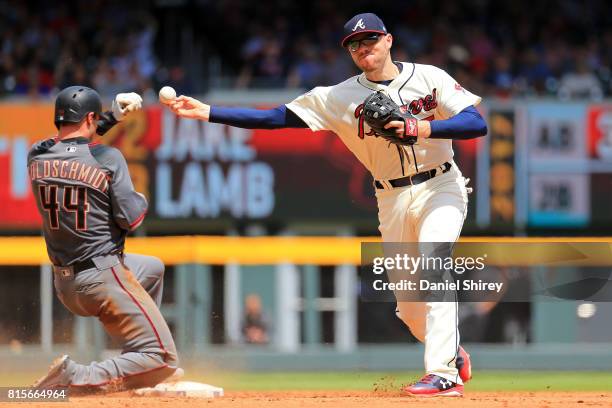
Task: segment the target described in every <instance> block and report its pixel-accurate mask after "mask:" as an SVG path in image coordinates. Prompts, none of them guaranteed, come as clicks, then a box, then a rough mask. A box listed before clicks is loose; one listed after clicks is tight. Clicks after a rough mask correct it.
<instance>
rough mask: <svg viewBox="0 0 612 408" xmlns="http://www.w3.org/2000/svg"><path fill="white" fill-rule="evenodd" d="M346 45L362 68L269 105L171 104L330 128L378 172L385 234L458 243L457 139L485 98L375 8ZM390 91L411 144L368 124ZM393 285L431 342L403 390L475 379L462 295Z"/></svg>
mask: <svg viewBox="0 0 612 408" xmlns="http://www.w3.org/2000/svg"><path fill="white" fill-rule="evenodd" d="M341 44H342V47H344V48H345V49H346V51H347V53H348V54H349V55H350V57H351V58H352V60H353V62H354V63H355V65H356V66H357V67H358V68H359V69H360V70H361V71H363V73H362V74H360V75H356V76H354V77H351V78H348V79H347V80H346V81H344V82H341V83H339V84H337V85H334V86H325V87H316V88H314V89H312V90H311V91H309V92H307V93H305V94H303V95H301V96H299V97H297V98H296V99H294V100H293V101H291V102H290V103H288V104H286V105H280V106H278V107H276V108H273V109H269V110H259V109H245V108H238V107H231V108H230V107H219V106H210V105H207V104H205V103H203V102H201V101H198V100H197V99H194V98H191V97H188V96H180V97H178V98H177V99H175V100H173V101H171V102H169V103H168V105H169V107H170V108H171V109H172V111H173V112H175V113H176V114H177V115H179V116H181V117H184V118H193V119H200V120H205V121H210V122H215V123H224V124H228V125H232V126H238V127H243V128H267V129H277V128H310V129H311V130H314V131H317V130H324V129H325V130H331V131H333V132H335V133H336V134H337V135H338V137H340V138H341V139H342V141H343V142H344V143H345V144H346V146H347V147H348V148H349V150H351V151H352V152H353V153H354V154H355V156H356V157H357V158H358V159H359V160H360V161H361V162H362V163H363V165H364V166H365V167H366V168H367V169H368V170H369V171H370V172H371V173H372V176H373V178H374V186H375V188H376V198H377V201H378V210H379V211H378V218H379V222H380V226H379V229H380V232H381V234H382V238H383V241H384V242H418V243H431V242H442V243H444V242H446V243H454V242H455V241H456V240H457V239H458V238H459V235H460V233H461V228H462V226H463V222H464V220H465V215H466V211H467V194H468V189H467V187H466V184H467V180H466V179H465V178H464V177H463V176H462V174H461V171H460V170H459V168H458V166H457V164H456V163H455V162H454V161H453V148H452V140H453V139H469V138H474V137H479V136H483V135H485V134H486V133H487V126H486V123H485V121H484V119H483V118H482V116H481V115H480V113H479V112H478V111H477V110H476V108H475V105H477V104H478V103H479V102H480V97H478V96H476V95H474V94H472V93H471V92H469V91H468V90H466V89H464V88H463V87H462V86H461V85H460V84H459V83H457V82H456V81H455V80H454V79H453V78H452V77H451V76H450V75H449V74H447V73H446V72H445V71H444V70H442V69H440V68H438V67H435V66H432V65H423V64H416V63H412V62H402V61H393V60H392V59H391V53H390V50H391V46H392V44H393V36H392V35H391V34H390V33H389V32H388V31H387V28H386V27H385V25H384V23H383V22H382V20H381V19H380V18H379V17H378V16H376V15H375V14H372V13H363V14H358V15H356V16H354V17H353V18H351V19H350V20H349V21H348V22H347V23H346V24H345V26H344V36H343V38H342V39H341ZM374 92H383V93H384V94H386V95H387V96H388V97H389V98H391V99H392V101H393V102H394V103H395V105H397V106H398V107H399V109H400V110H401V111H402V112H403V113H404V114H405V118H404V120H401V121H400V120H393V121H390V122H388V123H387V124H386V125H385V127H384V129H390V128H395V129H396V133H397V135H398V137H402V138H404V137H410V138H412V139H411V140H412V143H410V144H407V145H400V144H393V143H389V142H388V141H387V139H385V138H383V137H380V136H381V135H380V134H379V133H377V132H375V131H374V130H373V129H372V128H371V127H369V125H368V124H367V123H368V122H367V120H365V118H364V112H363V111H364V100H366V98H367V97H368V96H370V95H371V94H372V93H374ZM397 295H398V294H397V293H396V298H397V315H398V316H399V317H400V318H401V319H402V320H403V321H404V323H406V325H407V326H408V327H409V328H410V330H411V332H412V333H413V335H414V336H415V337H416V338H417V339H418V340H420V341H421V342H423V343H424V344H425V359H424V360H425V376H423V378H421V380H419V381H418V382H416V383H415V384H412V385H410V386H407V387H405V388H404V389H403V390H404V391H405V392H406V393H407V394H410V395H414V396H461V395H463V384H464V383H465V382H466V381H468V380H469V379H470V378H471V362H470V358H469V355H468V354H467V353H466V352H465V350H464V349H463V348H462V347H461V346H460V345H459V331H458V326H457V325H458V319H457V307H458V305H457V302H454V301H444V302H412V301H405V300H402V298H400V297H399V296H397Z"/></svg>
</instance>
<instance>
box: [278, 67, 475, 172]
mask: <svg viewBox="0 0 612 408" xmlns="http://www.w3.org/2000/svg"><path fill="white" fill-rule="evenodd" d="M401 64H402V65H403V69H402V72H401V73H400V74H399V75H398V76H397V77H396V78H395V79H394V80H393V81H391V83H390V84H389V85H382V84H377V83H375V82H371V81H369V80H368V79H367V78H366V77H365V74H361V75H357V76H354V77H352V78H349V79H347V80H346V81H344V82H342V83H340V84H337V85H334V86H328V87H316V88H314V89H313V90H311V91H310V92H307V93H305V94H304V95H301V96H299V97H298V98H296V99H295V100H293V101H292V102H290V103H288V104H287V108H289V109H291V111H293V112H294V113H295V114H296V115H297V116H299V117H300V118H301V119H302V120H303V121H304V122H306V124H307V125H308V126H309V127H310V129H312V130H313V131H317V130H331V131H333V132H335V133H336V134H337V135H338V136H339V137H340V138H341V139H342V141H343V142H344V143H345V144H346V146H347V147H348V148H349V149H350V150H351V151H352V152H353V153H354V154H355V156H357V158H358V159H359V160H360V161H361V162H362V163H363V164H364V165H365V166H366V168H367V169H368V170H369V171H370V172H371V173H372V175H373V176H374V178H375V179H376V180H389V179H395V178H399V177H402V176H407V175H412V174H415V173H419V172H422V171H425V170H429V169H432V168H434V167H436V166H439V165H441V164H443V163H444V162H447V161H450V160H451V159H452V157H453V146H452V140H450V139H424V138H423V139H421V138H420V139H418V141H417V143H416V144H414V145H413V146H404V147H402V146H396V145H394V144H390V143H389V142H388V141H386V140H385V139H383V138H381V137H378V136H376V135H374V134H373V132H372V131H371V129H370V128H369V127H368V125H367V124H366V123H365V121H364V120H363V115H362V110H363V101H364V99H365V98H366V97H367V96H368V95H370V94H371V93H372V92H375V91H378V90H382V91H385V92H386V93H387V94H388V95H389V96H390V97H391V99H393V100H394V101H395V102H396V103H397V104H398V105H399V106H400V107H402V109H404V110H405V111H409V112H410V113H412V114H413V115H414V116H415V117H416V118H417V119H419V120H433V119H436V120H438V119H448V118H450V117H452V116H454V115H456V114H457V113H459V112H461V111H462V110H463V109H465V108H467V107H468V106H471V105H477V104H478V103H480V100H481V98H480V97H479V96H476V95H474V94H472V93H471V92H469V91H467V90H465V89H463V88H462V87H461V86H460V85H459V84H458V83H457V81H455V80H454V79H453V78H452V77H451V76H450V75H449V74H447V73H446V72H445V71H444V70H442V69H440V68H437V67H435V66H433V65H422V64H414V63H406V62H402V63H401Z"/></svg>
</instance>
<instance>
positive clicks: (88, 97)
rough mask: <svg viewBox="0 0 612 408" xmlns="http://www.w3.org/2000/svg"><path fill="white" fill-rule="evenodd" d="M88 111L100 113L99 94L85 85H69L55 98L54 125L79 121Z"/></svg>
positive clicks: (100, 102) (57, 126)
mask: <svg viewBox="0 0 612 408" xmlns="http://www.w3.org/2000/svg"><path fill="white" fill-rule="evenodd" d="M89 112H94V113H96V114H98V115H99V114H101V113H102V99H100V95H99V94H98V93H97V92H96V91H94V90H93V89H91V88H88V87H86V86H78V85H77V86H69V87H68V88H64V89H62V90H61V92H60V93H58V94H57V98H55V115H54V116H55V127H56V128H58V129H59V126H60V123H79V122H80V121H81V120H82V119H83V118H84V117H85V116H86V115H87V114H88V113H89Z"/></svg>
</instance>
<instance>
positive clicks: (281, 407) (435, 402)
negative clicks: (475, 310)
mask: <svg viewBox="0 0 612 408" xmlns="http://www.w3.org/2000/svg"><path fill="white" fill-rule="evenodd" d="M440 405H444V408H463V407H487V408H489V407H491V408H497V407H500V408H501V407H504V408H506V407H520V408H531V407H538V408H557V407H558V408H568V407H610V406H612V392H468V393H467V394H466V395H465V396H464V397H463V398H442V397H438V398H413V397H405V396H401V395H400V394H399V393H392V392H372V391H346V392H345V391H320V392H319V391H282V392H281V391H265V392H262V391H249V392H246V391H245V392H227V393H226V396H225V397H222V398H215V399H199V398H186V397H133V396H131V395H129V394H127V393H121V394H109V395H105V396H95V397H93V396H91V397H78V398H77V397H74V398H71V399H70V401H69V402H67V403H57V402H53V403H27V406H32V407H49V408H64V407H71V408H72V407H75V408H76V407H79V408H102V407H103V408H107V407H122V408H148V407H153V408H155V407H168V408H170V407H172V408H188V407H190V408H191V407H213V408H243V407H271V408H298V407H299V408H310V407H325V408H336V407H338V408H340V407H342V408H357V407H367V408H383V407H385V408H386V407H394V406H396V407H403V406H410V407H439V406H440ZM22 406H24V405H22ZM0 407H2V408H4V407H6V408H14V407H15V404H14V403H0Z"/></svg>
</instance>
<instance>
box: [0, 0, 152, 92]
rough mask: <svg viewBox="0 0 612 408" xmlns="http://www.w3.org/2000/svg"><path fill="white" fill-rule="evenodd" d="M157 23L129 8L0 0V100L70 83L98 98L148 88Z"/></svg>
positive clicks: (109, 4)
mask: <svg viewBox="0 0 612 408" xmlns="http://www.w3.org/2000/svg"><path fill="white" fill-rule="evenodd" d="M156 30H157V25H156V21H155V19H154V18H153V17H152V16H151V15H150V14H148V12H147V11H146V10H142V9H139V8H138V7H135V6H134V5H131V3H129V2H128V3H117V2H105V1H92V2H74V3H72V4H71V3H69V2H62V3H57V4H46V3H45V4H42V3H41V4H38V3H36V2H21V1H0V95H7V94H8V95H17V96H22V95H28V96H30V97H32V98H37V97H41V96H42V97H44V96H46V95H48V94H50V93H54V92H56V91H57V90H58V89H62V88H63V87H66V86H68V85H72V84H84V85H89V86H92V87H94V88H96V89H97V90H99V92H100V93H101V94H104V95H112V94H115V93H116V92H118V91H125V90H126V89H130V90H136V91H140V92H143V91H145V90H147V89H149V88H151V87H152V84H151V81H152V79H153V78H154V74H155V72H156V69H157V61H156V57H155V51H154V40H155V36H156Z"/></svg>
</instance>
